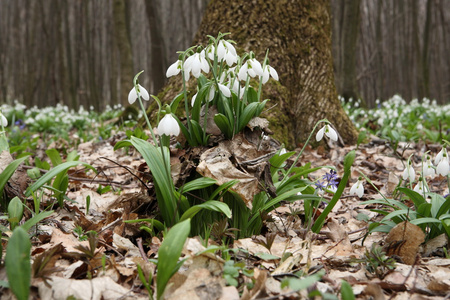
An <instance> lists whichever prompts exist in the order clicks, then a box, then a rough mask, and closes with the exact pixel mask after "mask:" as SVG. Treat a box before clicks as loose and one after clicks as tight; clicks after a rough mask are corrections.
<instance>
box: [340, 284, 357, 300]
mask: <svg viewBox="0 0 450 300" xmlns="http://www.w3.org/2000/svg"><path fill="white" fill-rule="evenodd" d="M341 296H342V300H354V299H355V294H354V293H353V289H352V286H351V285H350V284H349V283H348V282H347V281H345V280H342V282H341Z"/></svg>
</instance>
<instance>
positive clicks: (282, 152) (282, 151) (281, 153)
mask: <svg viewBox="0 0 450 300" xmlns="http://www.w3.org/2000/svg"><path fill="white" fill-rule="evenodd" d="M286 153H287V152H286V148H281V150H280V154H278V155H283V154H286Z"/></svg>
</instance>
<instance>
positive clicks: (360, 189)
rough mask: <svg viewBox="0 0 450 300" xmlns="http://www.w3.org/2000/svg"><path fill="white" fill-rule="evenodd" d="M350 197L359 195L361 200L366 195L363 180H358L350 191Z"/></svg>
mask: <svg viewBox="0 0 450 300" xmlns="http://www.w3.org/2000/svg"><path fill="white" fill-rule="evenodd" d="M350 195H357V196H358V197H359V198H361V197H362V196H363V195H364V185H363V183H362V181H361V180H358V181H357V182H356V183H355V184H354V185H353V186H352V187H351V189H350Z"/></svg>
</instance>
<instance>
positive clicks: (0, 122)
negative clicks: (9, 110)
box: [0, 113, 8, 127]
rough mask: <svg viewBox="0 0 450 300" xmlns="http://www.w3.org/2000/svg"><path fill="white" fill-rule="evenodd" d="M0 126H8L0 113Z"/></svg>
mask: <svg viewBox="0 0 450 300" xmlns="http://www.w3.org/2000/svg"><path fill="white" fill-rule="evenodd" d="M0 124H1V126H3V127H6V126H8V120H7V119H6V117H5V116H4V115H3V114H2V113H0Z"/></svg>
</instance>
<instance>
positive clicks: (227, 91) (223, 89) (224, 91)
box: [217, 83, 231, 97]
mask: <svg viewBox="0 0 450 300" xmlns="http://www.w3.org/2000/svg"><path fill="white" fill-rule="evenodd" d="M217 85H218V86H219V90H220V91H221V92H222V94H223V95H224V96H225V97H230V96H231V91H230V89H229V88H228V87H227V86H226V85H223V84H221V83H217Z"/></svg>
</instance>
